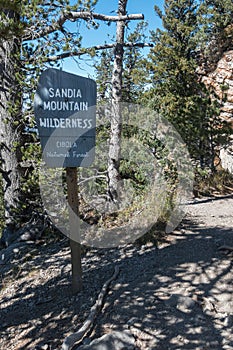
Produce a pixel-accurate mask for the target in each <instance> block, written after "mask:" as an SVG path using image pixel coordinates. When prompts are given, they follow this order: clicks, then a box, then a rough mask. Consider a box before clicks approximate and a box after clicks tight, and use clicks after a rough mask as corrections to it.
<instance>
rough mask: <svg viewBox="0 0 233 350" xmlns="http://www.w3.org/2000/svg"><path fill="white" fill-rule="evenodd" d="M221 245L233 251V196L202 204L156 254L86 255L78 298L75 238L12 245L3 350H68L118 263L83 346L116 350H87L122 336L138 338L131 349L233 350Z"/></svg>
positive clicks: (231, 277)
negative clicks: (73, 274)
mask: <svg viewBox="0 0 233 350" xmlns="http://www.w3.org/2000/svg"><path fill="white" fill-rule="evenodd" d="M222 246H232V247H233V196H232V195H230V196H225V197H217V198H202V199H198V200H194V201H193V202H192V203H190V204H189V205H188V214H187V215H186V217H185V219H184V220H183V222H182V223H181V224H180V226H179V227H178V228H177V229H176V230H175V231H174V232H173V233H171V234H169V235H168V236H167V237H166V238H165V239H164V240H163V241H162V242H161V243H160V244H159V245H158V246H157V247H156V246H154V245H152V244H151V243H148V244H144V245H143V246H138V245H136V244H128V245H126V246H123V247H119V248H114V249H90V250H87V251H86V252H85V253H84V254H83V258H82V266H83V285H84V289H83V291H82V292H80V293H79V294H78V295H76V296H74V295H72V293H71V288H70V270H71V266H70V251H69V246H68V240H67V238H63V237H61V239H60V240H57V241H56V242H47V243H46V242H42V243H41V242H39V243H38V244H33V245H28V244H24V245H19V246H14V248H13V247H12V254H11V257H10V259H8V260H7V261H6V260H5V259H4V254H5V253H6V251H5V250H2V251H1V252H0V253H1V255H0V257H1V262H0V264H1V265H0V271H1V273H0V275H1V291H0V302H1V305H0V309H1V311H0V333H1V340H0V349H2V350H16V349H17V350H23V349H24V350H28V349H30V350H32V349H33V350H39V349H41V350H42V349H44V350H46V349H47V350H49V349H52V350H57V349H61V346H62V343H63V340H64V339H65V337H66V336H67V335H69V334H72V333H74V332H76V331H77V330H78V329H79V328H80V327H81V326H82V324H83V322H84V321H85V319H86V318H87V316H88V314H89V312H90V309H91V307H92V305H93V304H94V303H95V301H96V299H97V297H98V295H99V293H100V291H101V288H102V286H103V285H104V283H105V281H106V280H108V279H109V278H110V277H111V276H112V274H113V272H114V268H115V266H116V265H117V266H119V274H118V276H117V277H116V279H115V280H113V281H112V283H111V286H110V288H109V291H108V293H107V295H106V296H105V298H104V303H103V307H102V309H101V311H100V312H99V314H98V315H97V317H96V319H95V322H94V324H93V327H92V328H91V330H90V332H89V333H88V334H87V336H86V337H85V340H84V344H86V345H85V346H84V347H83V349H97V348H98V350H114V348H113V347H111V348H110V347H104V346H103V345H102V346H101V345H100V346H99V347H97V346H96V347H95V346H94V345H93V346H92V347H90V345H89V347H88V343H89V342H90V341H91V340H92V339H97V338H99V337H101V336H103V335H104V334H116V332H115V333H114V331H118V332H120V333H118V335H119V334H120V335H121V334H122V339H123V334H128V335H129V336H130V337H131V339H133V343H131V345H130V344H128V346H127V344H125V347H124V349H140V350H149V349H159V350H169V349H175V350H178V349H185V350H187V349H193V350H205V349H206V350H207V349H208V350H214V349H216V350H217V349H218V350H222V349H233V332H232V329H233V258H232V255H231V254H232V253H229V251H228V250H227V249H223V250H221V249H219V248H220V247H222ZM9 249H10V248H8V250H9ZM132 344H133V345H132ZM79 345H80V344H79ZM75 349H78V346H76V347H75ZM116 349H117V350H118V349H123V348H122V347H120V346H119V347H118V348H117V347H116V348H115V350H116Z"/></svg>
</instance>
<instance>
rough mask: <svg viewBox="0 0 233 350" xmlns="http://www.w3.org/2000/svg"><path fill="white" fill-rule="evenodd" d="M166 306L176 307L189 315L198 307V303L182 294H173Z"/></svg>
mask: <svg viewBox="0 0 233 350" xmlns="http://www.w3.org/2000/svg"><path fill="white" fill-rule="evenodd" d="M166 304H168V305H169V306H172V307H176V308H177V309H178V310H180V311H182V312H185V313H188V312H191V311H192V309H193V308H194V307H195V306H196V302H195V301H194V300H193V299H192V298H190V297H189V296H184V295H180V294H173V295H171V297H170V298H169V299H168V300H167V301H166Z"/></svg>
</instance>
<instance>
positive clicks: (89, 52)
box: [29, 42, 154, 63]
mask: <svg viewBox="0 0 233 350" xmlns="http://www.w3.org/2000/svg"><path fill="white" fill-rule="evenodd" d="M115 46H116V44H115V43H114V44H104V45H95V46H91V47H86V48H81V49H80V50H78V51H68V52H63V53H61V54H58V55H54V56H50V57H48V58H47V59H46V62H54V61H58V60H62V59H64V58H68V57H80V56H83V55H92V54H93V51H100V50H106V49H113V48H115ZM123 46H124V47H138V48H144V47H153V46H154V45H153V44H152V43H132V42H129V43H124V44H123ZM33 61H34V57H32V58H31V59H30V60H29V63H31V62H33Z"/></svg>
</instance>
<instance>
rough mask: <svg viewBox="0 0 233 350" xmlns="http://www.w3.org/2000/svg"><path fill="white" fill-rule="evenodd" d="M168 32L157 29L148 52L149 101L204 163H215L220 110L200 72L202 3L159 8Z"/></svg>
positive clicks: (186, 0)
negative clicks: (199, 74)
mask: <svg viewBox="0 0 233 350" xmlns="http://www.w3.org/2000/svg"><path fill="white" fill-rule="evenodd" d="M156 11H157V13H158V14H159V15H160V17H161V19H162V21H163V26H164V30H160V29H158V30H157V31H156V32H154V33H153V36H152V38H153V41H154V43H155V46H154V48H153V49H151V52H150V54H149V69H150V72H151V79H152V84H153V88H152V89H151V90H150V91H149V93H148V95H149V99H150V101H151V102H150V104H151V106H152V107H153V108H155V109H156V110H157V111H158V112H159V113H161V114H162V116H164V117H165V118H167V119H168V120H169V121H171V122H172V123H173V125H174V126H175V127H176V128H177V130H178V131H179V133H180V135H181V137H182V138H183V140H184V141H185V142H186V144H187V146H188V148H189V151H190V153H191V155H192V157H194V158H195V159H197V160H198V161H199V164H200V165H201V167H204V166H205V165H206V164H209V165H211V164H212V163H213V157H214V154H213V148H214V142H215V141H214V140H215V130H216V129H217V124H218V123H219V120H218V118H217V115H218V108H217V106H216V104H215V102H214V103H213V102H212V101H211V99H210V94H209V92H208V91H207V90H206V88H205V86H204V85H203V84H202V83H201V82H200V79H199V77H198V75H197V66H198V61H197V58H196V57H197V55H196V54H197V44H196V35H197V33H198V30H199V23H198V15H197V11H198V7H197V5H196V2H195V1H194V0H179V1H174V0H166V1H165V6H164V14H162V13H161V11H159V10H158V9H157V8H156Z"/></svg>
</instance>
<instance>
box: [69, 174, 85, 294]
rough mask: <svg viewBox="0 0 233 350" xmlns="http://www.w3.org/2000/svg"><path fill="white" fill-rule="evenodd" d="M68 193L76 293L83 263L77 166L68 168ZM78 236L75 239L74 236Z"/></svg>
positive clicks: (79, 287)
mask: <svg viewBox="0 0 233 350" xmlns="http://www.w3.org/2000/svg"><path fill="white" fill-rule="evenodd" d="M66 182H67V195H68V203H69V223H70V237H71V238H70V249H71V262H72V290H73V292H74V293H77V292H79V291H80V290H81V289H82V265H81V244H80V243H79V242H80V222H79V201H78V185H77V182H78V179H77V168H66ZM75 237H77V239H76V240H75V239H74V238H75Z"/></svg>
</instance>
